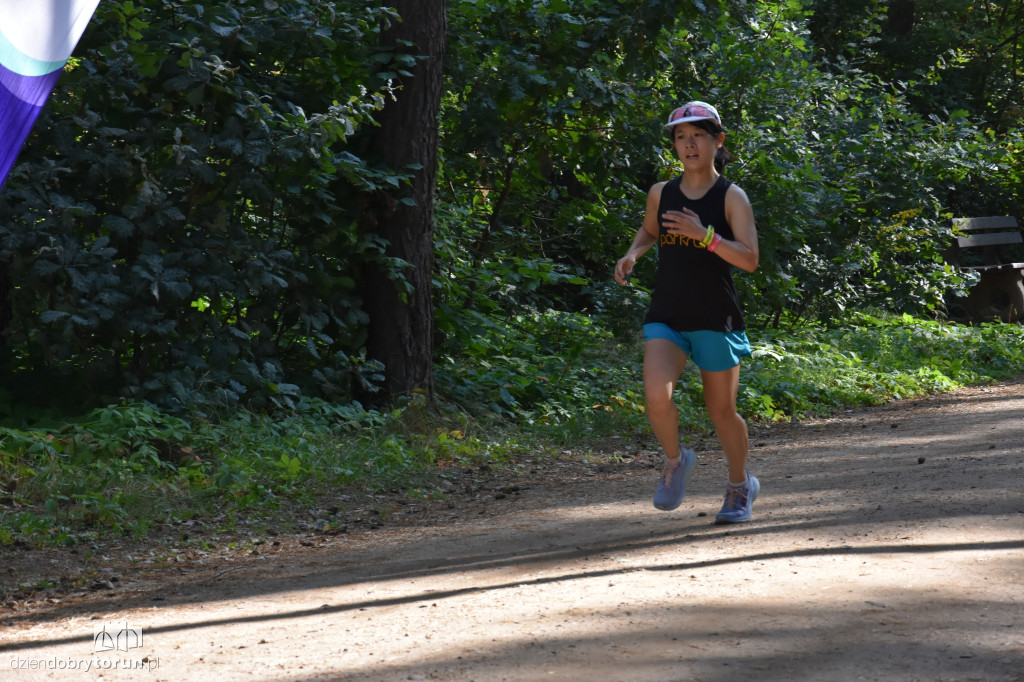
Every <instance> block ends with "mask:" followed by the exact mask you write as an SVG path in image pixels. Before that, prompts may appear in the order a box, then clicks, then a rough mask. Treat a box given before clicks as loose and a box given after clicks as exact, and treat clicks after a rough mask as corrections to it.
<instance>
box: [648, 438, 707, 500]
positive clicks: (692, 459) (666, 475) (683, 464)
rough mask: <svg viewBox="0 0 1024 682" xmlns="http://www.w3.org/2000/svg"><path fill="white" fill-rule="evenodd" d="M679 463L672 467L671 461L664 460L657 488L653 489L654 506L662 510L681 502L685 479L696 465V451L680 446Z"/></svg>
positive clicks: (684, 490) (684, 491)
mask: <svg viewBox="0 0 1024 682" xmlns="http://www.w3.org/2000/svg"><path fill="white" fill-rule="evenodd" d="M679 451H680V454H681V456H680V458H679V463H678V464H676V465H675V466H674V467H673V466H672V462H671V461H666V462H665V468H664V469H662V471H661V479H659V480H658V489H657V490H655V491H654V506H655V507H657V508H658V509H660V510H662V511H672V510H673V509H675V508H676V507H678V506H679V505H680V504H682V503H683V497H685V496H686V481H688V480H689V478H690V472H692V471H693V467H694V466H696V465H697V453H696V452H694V451H693V450H687V449H686V448H680V449H679Z"/></svg>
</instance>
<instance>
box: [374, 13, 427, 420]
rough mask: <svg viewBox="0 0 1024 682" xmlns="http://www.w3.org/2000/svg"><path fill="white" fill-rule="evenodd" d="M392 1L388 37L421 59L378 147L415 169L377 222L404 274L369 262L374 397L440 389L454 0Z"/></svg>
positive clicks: (404, 80)
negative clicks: (439, 299) (438, 195)
mask: <svg viewBox="0 0 1024 682" xmlns="http://www.w3.org/2000/svg"><path fill="white" fill-rule="evenodd" d="M392 5H393V7H394V9H395V10H397V12H398V14H399V16H400V17H401V21H399V22H395V23H393V24H392V25H391V26H390V28H388V29H387V30H386V31H384V33H383V34H382V37H381V39H382V41H383V42H384V44H385V45H386V46H389V47H394V49H395V51H396V53H402V54H408V53H412V54H415V55H417V59H416V61H415V63H414V64H412V65H411V66H410V67H409V68H408V69H402V70H399V71H398V72H397V73H396V76H397V78H396V80H397V81H398V83H399V89H398V91H397V95H396V97H395V99H394V100H393V101H390V102H388V103H387V104H386V105H385V106H384V108H383V110H382V111H381V112H380V113H379V115H378V119H377V120H378V123H379V124H380V127H379V129H378V131H377V133H376V135H375V136H374V139H373V141H372V150H373V152H374V155H375V156H376V158H377V159H378V160H379V161H380V162H381V163H383V164H385V165H387V166H389V167H391V168H394V169H409V170H411V171H413V173H412V179H411V181H410V182H409V183H407V185H406V186H405V187H404V188H403V189H401V190H399V191H395V192H392V193H391V194H389V195H387V196H382V197H381V198H382V199H383V201H380V202H377V203H378V204H379V205H378V206H377V210H376V211H375V212H374V215H373V217H372V219H371V223H370V229H371V230H372V231H373V232H374V233H375V234H376V235H377V236H378V237H380V238H381V239H383V240H384V242H385V243H386V247H385V248H386V255H387V256H388V258H389V259H397V262H399V263H400V264H403V265H404V267H403V270H402V273H403V276H402V278H401V279H395V278H394V277H393V276H392V275H391V273H390V271H389V270H388V269H387V268H386V267H385V265H384V264H381V263H370V264H368V265H367V269H366V272H365V273H364V276H363V282H362V283H363V296H364V301H365V309H366V312H367V313H368V315H369V328H368V338H367V344H366V345H367V354H368V356H369V357H370V358H371V359H372V360H376V361H378V362H380V363H382V364H383V365H384V382H383V385H382V386H381V390H378V391H376V392H374V393H367V394H365V395H364V396H363V399H364V400H365V401H367V402H370V403H373V404H381V403H384V402H387V401H389V400H391V399H392V398H394V397H397V396H400V395H404V394H407V393H409V392H411V391H413V390H416V389H422V390H426V391H427V392H428V393H429V392H431V391H432V388H433V387H432V365H433V341H432V339H433V331H434V329H433V328H434V312H433V303H432V298H431V289H432V281H433V277H432V269H433V253H434V191H435V188H436V186H437V160H438V158H437V157H438V154H437V151H438V114H439V111H440V107H441V91H442V86H443V78H442V77H443V71H444V48H445V37H446V33H447V0H397V1H396V2H393V3H392ZM410 46H411V47H410ZM392 262H395V261H394V260H392Z"/></svg>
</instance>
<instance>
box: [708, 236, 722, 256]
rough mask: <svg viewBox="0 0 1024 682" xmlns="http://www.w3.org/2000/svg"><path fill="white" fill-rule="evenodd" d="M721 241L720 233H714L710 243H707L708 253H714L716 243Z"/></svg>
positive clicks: (716, 246)
mask: <svg viewBox="0 0 1024 682" xmlns="http://www.w3.org/2000/svg"><path fill="white" fill-rule="evenodd" d="M721 243H722V235H720V234H716V235H715V238H714V239H712V240H711V243H710V244H708V253H714V252H715V249H717V248H718V245H719V244H721Z"/></svg>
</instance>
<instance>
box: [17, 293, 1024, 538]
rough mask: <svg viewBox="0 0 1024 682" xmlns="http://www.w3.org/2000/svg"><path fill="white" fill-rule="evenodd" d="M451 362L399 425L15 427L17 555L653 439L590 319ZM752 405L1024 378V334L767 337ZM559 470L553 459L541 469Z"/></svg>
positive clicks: (609, 344)
mask: <svg viewBox="0 0 1024 682" xmlns="http://www.w3.org/2000/svg"><path fill="white" fill-rule="evenodd" d="M492 326H493V328H491V329H489V330H488V333H486V334H485V335H482V336H481V338H479V339H477V340H476V343H477V347H476V348H475V349H474V352H473V353H472V354H469V353H465V354H463V355H462V356H459V357H455V356H451V357H441V358H440V359H439V361H438V364H437V371H436V381H437V387H438V391H437V395H436V397H435V400H433V401H430V400H428V397H427V396H425V395H422V394H414V395H412V396H410V397H408V398H407V399H405V400H403V401H402V402H401V403H400V404H399V405H398V406H396V407H395V408H394V409H393V410H391V411H388V412H382V411H374V410H366V409H363V408H362V407H360V406H359V405H354V404H353V405H335V404H329V403H325V402H323V401H316V400H307V401H304V402H301V403H300V404H299V405H298V406H297V407H296V409H294V410H292V411H290V412H287V413H275V414H272V415H271V414H257V413H252V412H236V413H233V414H230V415H224V416H222V417H221V418H219V419H210V418H205V419H198V418H197V419H191V420H189V419H184V418H181V417H178V416H173V415H169V414H166V413H163V412H161V411H159V410H158V409H156V408H155V407H153V406H151V405H148V404H142V403H123V404H119V405H111V406H108V407H105V408H102V409H99V410H95V411H93V412H91V413H89V414H87V415H85V416H83V417H80V418H77V419H68V420H66V421H63V422H56V421H54V422H52V423H42V422H41V423H38V424H32V425H25V424H24V423H22V424H19V425H7V426H4V427H0V546H4V545H14V544H17V545H24V544H30V545H55V544H57V545H75V544H82V543H86V544H87V543H89V542H90V541H92V540H94V539H96V538H99V537H110V536H127V537H142V536H145V535H146V534H147V533H149V532H150V531H151V530H152V529H153V528H154V527H159V526H161V525H162V524H167V523H172V522H175V521H181V520H187V519H191V518H213V517H216V518H220V519H226V521H224V523H225V524H227V525H228V526H229V525H230V523H231V519H233V518H236V515H239V514H243V513H245V514H249V515H257V516H258V515H260V514H263V515H266V516H267V517H272V516H273V515H274V513H275V510H276V509H277V508H278V507H279V506H280V505H281V503H282V502H284V501H287V502H288V503H290V504H291V503H298V504H306V503H308V504H312V503H313V501H314V500H316V499H318V498H321V497H323V496H325V495H329V494H332V493H333V494H335V495H337V492H338V491H340V490H344V489H346V488H357V489H360V490H363V491H369V492H375V491H376V492H380V491H406V492H407V493H408V494H410V495H413V496H426V497H431V496H441V495H443V493H442V492H440V491H439V490H437V489H434V488H432V487H430V486H429V485H427V484H425V483H424V481H428V480H429V476H430V475H431V473H436V472H438V471H441V470H445V469H450V468H452V467H462V466H474V465H480V464H483V463H486V464H488V465H496V466H500V465H502V464H503V463H507V462H512V461H515V460H516V459H517V458H520V457H522V456H524V455H525V454H526V453H530V456H536V454H537V453H544V452H551V451H554V450H564V449H566V448H570V449H573V450H581V451H585V450H586V448H587V447H588V443H592V442H594V441H596V440H597V439H599V438H603V437H606V436H609V435H629V436H632V437H634V438H648V437H649V429H648V427H647V421H646V417H645V415H644V405H643V390H642V385H641V370H642V346H641V340H640V338H639V336H637V335H633V334H632V333H626V334H625V335H619V336H616V335H615V334H614V333H613V332H611V331H609V329H610V328H611V327H612V325H610V324H608V325H602V324H600V323H599V321H598V320H595V319H591V318H588V317H585V316H583V315H578V314H568V313H556V312H536V313H533V314H529V315H520V316H517V317H514V318H510V319H507V320H505V321H503V322H500V323H499V322H493V321H492ZM749 333H750V336H751V341H752V345H753V357H752V358H749V359H748V360H747V361H746V362H745V364H744V369H743V372H742V375H741V385H740V395H739V408H740V412H741V414H743V415H744V416H745V417H746V418H747V419H748V420H749V421H751V422H773V421H780V420H789V419H799V418H804V417H809V416H820V415H827V414H830V413H833V412H836V411H838V410H841V409H848V408H855V407H860V406H868V405H875V404H880V403H884V402H887V401H890V400H898V399H905V398H911V397H915V396H921V395H925V394H931V393H940V392H946V391H950V390H953V389H956V388H958V387H961V386H965V385H970V384H984V383H990V382H993V381H997V380H1000V379H1004V378H1008V377H1011V376H1014V375H1019V374H1021V373H1024V327H1022V326H1019V325H1008V324H999V323H995V324H981V325H977V326H963V325H954V324H948V323H943V322H936V321H928V320H921V319H915V318H912V317H910V316H907V315H903V316H886V315H881V314H879V315H871V314H866V313H860V314H855V315H852V316H851V319H850V321H849V323H848V324H846V325H843V326H834V327H825V326H818V327H801V328H796V329H791V330H787V331H770V332H756V331H753V330H751V331H750V332H749ZM701 394H702V387H701V382H700V373H699V371H698V370H696V369H695V368H690V369H688V370H687V372H686V373H685V374H684V377H683V380H682V381H681V382H680V384H679V387H678V393H677V402H678V404H679V406H680V422H681V427H682V429H683V430H684V432H689V433H691V434H700V433H708V432H710V430H711V426H710V423H709V422H708V421H707V419H706V417H705V415H704V411H703V398H702V395H701ZM541 456H543V455H541Z"/></svg>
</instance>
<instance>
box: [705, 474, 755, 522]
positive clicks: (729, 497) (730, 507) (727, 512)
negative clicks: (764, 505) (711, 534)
mask: <svg viewBox="0 0 1024 682" xmlns="http://www.w3.org/2000/svg"><path fill="white" fill-rule="evenodd" d="M760 490H761V484H760V483H759V482H758V480H757V478H755V477H753V476H747V484H746V485H744V486H740V487H739V488H734V487H732V486H731V485H730V486H728V488H726V492H725V502H724V503H723V504H722V511H720V512H718V516H716V517H715V523H719V524H721V523H743V522H744V521H749V520H750V511H751V509H752V508H753V506H754V500H756V499H757V493H758V492H760Z"/></svg>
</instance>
